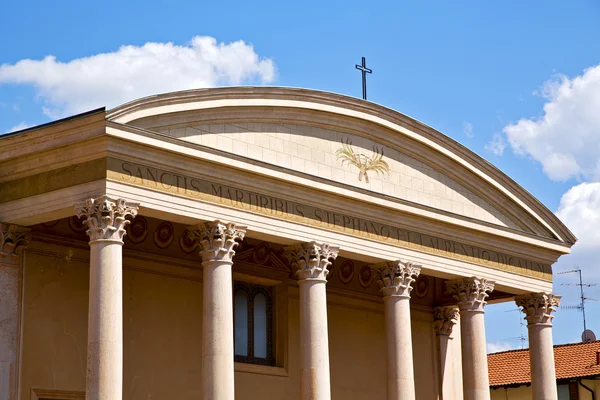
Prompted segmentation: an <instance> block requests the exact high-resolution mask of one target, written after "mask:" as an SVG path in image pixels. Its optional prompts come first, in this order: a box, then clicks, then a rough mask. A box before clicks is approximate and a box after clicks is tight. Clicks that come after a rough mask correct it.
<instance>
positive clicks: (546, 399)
mask: <svg viewBox="0 0 600 400" xmlns="http://www.w3.org/2000/svg"><path fill="white" fill-rule="evenodd" d="M528 330H529V359H530V362H531V388H532V391H533V399H534V400H557V399H558V392H557V388H556V372H555V368H554V348H553V346H552V325H529V326H528Z"/></svg>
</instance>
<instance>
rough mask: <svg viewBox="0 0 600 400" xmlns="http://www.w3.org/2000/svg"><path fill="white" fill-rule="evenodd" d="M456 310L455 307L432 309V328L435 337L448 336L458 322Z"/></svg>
mask: <svg viewBox="0 0 600 400" xmlns="http://www.w3.org/2000/svg"><path fill="white" fill-rule="evenodd" d="M458 317H459V313H458V308H456V307H435V308H434V309H433V326H434V328H435V333H436V335H440V336H450V335H451V334H452V328H454V325H456V323H457V322H458Z"/></svg>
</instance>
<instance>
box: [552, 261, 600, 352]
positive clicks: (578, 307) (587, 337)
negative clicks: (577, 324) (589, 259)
mask: <svg viewBox="0 0 600 400" xmlns="http://www.w3.org/2000/svg"><path fill="white" fill-rule="evenodd" d="M565 274H579V283H561V286H579V289H580V291H581V304H577V305H574V306H573V305H571V306H567V305H565V306H560V308H563V309H565V310H580V311H581V313H582V314H583V335H582V337H581V339H582V340H583V341H584V342H588V341H590V340H592V338H591V336H592V335H590V333H591V331H589V330H588V329H587V326H586V323H585V301H586V300H591V301H600V300H597V299H591V298H589V297H585V295H584V293H583V287H584V286H585V287H592V286H598V284H597V283H583V280H582V278H581V268H577V269H570V270H568V271H562V272H558V273H557V275H565Z"/></svg>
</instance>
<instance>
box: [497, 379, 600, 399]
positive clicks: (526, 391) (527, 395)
mask: <svg viewBox="0 0 600 400" xmlns="http://www.w3.org/2000/svg"><path fill="white" fill-rule="evenodd" d="M582 382H583V384H584V385H586V386H587V387H589V388H590V389H592V390H593V391H594V393H595V395H596V398H598V397H599V396H600V381H597V380H596V381H594V380H589V379H584V380H583V381H582ZM578 392H579V400H592V394H591V393H590V392H589V391H588V390H586V389H584V388H583V387H581V385H578ZM491 394H492V396H491V400H530V399H531V386H519V387H513V388H501V389H492V390H491Z"/></svg>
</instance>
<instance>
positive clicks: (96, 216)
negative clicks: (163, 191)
mask: <svg viewBox="0 0 600 400" xmlns="http://www.w3.org/2000/svg"><path fill="white" fill-rule="evenodd" d="M139 206H140V205H139V203H132V202H129V201H127V200H125V199H111V198H110V197H108V196H102V197H99V198H97V199H88V200H86V201H84V202H81V203H77V204H75V214H76V215H77V216H78V217H79V218H81V217H85V220H84V221H83V223H84V224H86V225H87V227H88V230H87V232H86V233H87V235H88V236H89V237H90V242H94V241H96V240H118V241H120V242H123V236H124V235H125V227H126V226H127V224H129V221H128V220H127V219H126V218H127V217H128V216H130V217H135V216H136V215H137V213H138V209H139Z"/></svg>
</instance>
